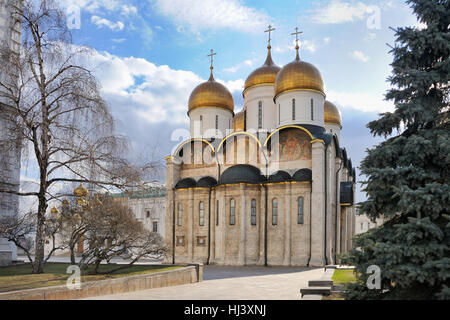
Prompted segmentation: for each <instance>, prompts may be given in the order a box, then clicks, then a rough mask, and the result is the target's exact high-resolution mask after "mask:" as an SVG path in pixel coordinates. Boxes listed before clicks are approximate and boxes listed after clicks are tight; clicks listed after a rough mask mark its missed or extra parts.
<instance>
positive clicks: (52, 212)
mask: <svg viewBox="0 0 450 320" xmlns="http://www.w3.org/2000/svg"><path fill="white" fill-rule="evenodd" d="M50 213H51V214H52V215H57V214H58V213H59V210H58V208H56V207H53V208H52V210H50Z"/></svg>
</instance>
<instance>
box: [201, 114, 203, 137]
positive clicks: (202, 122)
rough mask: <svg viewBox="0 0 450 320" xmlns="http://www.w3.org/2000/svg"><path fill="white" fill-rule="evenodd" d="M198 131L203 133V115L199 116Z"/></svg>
mask: <svg viewBox="0 0 450 320" xmlns="http://www.w3.org/2000/svg"><path fill="white" fill-rule="evenodd" d="M200 132H201V133H202V134H203V116H200Z"/></svg>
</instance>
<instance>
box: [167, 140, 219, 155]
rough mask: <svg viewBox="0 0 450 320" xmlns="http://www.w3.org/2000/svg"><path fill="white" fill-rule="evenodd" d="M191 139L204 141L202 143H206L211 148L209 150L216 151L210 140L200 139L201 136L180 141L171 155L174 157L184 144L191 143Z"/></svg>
mask: <svg viewBox="0 0 450 320" xmlns="http://www.w3.org/2000/svg"><path fill="white" fill-rule="evenodd" d="M193 141H201V142H204V143H206V144H207V145H208V146H209V147H210V148H211V151H212V152H213V153H215V152H216V151H215V150H214V147H213V145H212V144H211V142H209V141H208V140H205V139H201V138H192V139H189V140H186V141H184V142H182V143H181V144H180V145H179V146H178V148H177V149H176V150H175V152H174V153H173V156H174V157H176V156H177V155H178V153H179V152H180V150H181V149H182V148H183V147H184V146H185V145H186V144H188V143H191V142H193Z"/></svg>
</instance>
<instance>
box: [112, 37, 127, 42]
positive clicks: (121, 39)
mask: <svg viewBox="0 0 450 320" xmlns="http://www.w3.org/2000/svg"><path fill="white" fill-rule="evenodd" d="M126 40H127V39H125V38H119V39H116V38H113V39H111V41H112V42H115V43H122V42H125V41H126Z"/></svg>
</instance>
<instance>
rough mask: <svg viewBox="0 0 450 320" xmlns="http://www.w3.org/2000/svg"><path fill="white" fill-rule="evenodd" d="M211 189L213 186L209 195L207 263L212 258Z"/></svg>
mask: <svg viewBox="0 0 450 320" xmlns="http://www.w3.org/2000/svg"><path fill="white" fill-rule="evenodd" d="M211 191H212V187H209V197H208V258H207V259H206V264H207V265H209V259H210V258H211Z"/></svg>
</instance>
